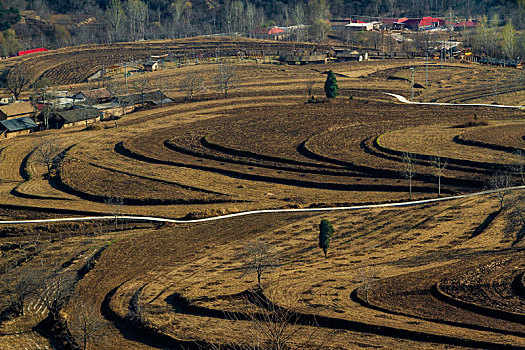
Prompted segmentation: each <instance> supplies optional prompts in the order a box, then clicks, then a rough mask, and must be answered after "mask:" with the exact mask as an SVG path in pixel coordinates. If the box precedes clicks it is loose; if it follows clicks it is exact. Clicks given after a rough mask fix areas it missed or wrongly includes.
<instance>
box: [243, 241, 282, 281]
mask: <svg viewBox="0 0 525 350" xmlns="http://www.w3.org/2000/svg"><path fill="white" fill-rule="evenodd" d="M242 258H243V259H244V264H243V265H242V267H241V270H243V276H244V275H246V274H248V273H251V272H255V273H257V285H258V287H259V289H261V290H262V283H261V280H262V275H263V274H264V273H265V272H267V271H270V270H272V269H275V268H276V267H277V263H278V261H277V259H276V257H275V256H274V254H273V252H272V251H271V249H270V246H269V245H268V244H266V243H264V242H261V241H257V242H254V243H250V244H248V245H247V246H245V247H244V252H243V257H242Z"/></svg>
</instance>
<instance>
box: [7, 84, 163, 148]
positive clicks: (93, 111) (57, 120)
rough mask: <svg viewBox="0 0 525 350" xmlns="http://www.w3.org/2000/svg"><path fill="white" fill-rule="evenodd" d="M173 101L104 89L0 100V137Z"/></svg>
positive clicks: (91, 120) (155, 94) (153, 94)
mask: <svg viewBox="0 0 525 350" xmlns="http://www.w3.org/2000/svg"><path fill="white" fill-rule="evenodd" d="M172 102H173V101H172V100H171V99H170V98H168V97H167V96H166V95H165V94H164V93H163V92H162V91H160V90H154V91H144V92H139V93H133V94H125V95H115V94H114V93H113V92H111V91H110V90H109V89H107V88H99V89H90V90H82V91H78V92H69V91H48V92H46V93H42V94H39V95H38V96H35V97H34V99H33V100H32V101H14V100H12V99H9V98H4V99H2V100H0V135H1V136H0V137H2V138H11V137H14V136H21V135H26V134H29V133H30V132H33V131H37V130H43V129H61V128H67V127H72V126H78V125H86V126H87V125H89V124H91V123H94V122H98V121H100V120H112V119H116V118H119V117H121V116H123V115H125V114H127V113H131V112H133V111H135V110H136V109H137V108H141V107H146V106H156V105H162V104H166V103H172Z"/></svg>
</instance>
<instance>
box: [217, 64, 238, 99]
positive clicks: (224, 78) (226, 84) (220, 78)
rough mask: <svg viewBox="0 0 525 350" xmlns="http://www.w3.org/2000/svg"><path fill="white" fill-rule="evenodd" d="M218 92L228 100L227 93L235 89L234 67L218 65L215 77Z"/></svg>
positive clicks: (235, 71)
mask: <svg viewBox="0 0 525 350" xmlns="http://www.w3.org/2000/svg"><path fill="white" fill-rule="evenodd" d="M216 82H217V87H218V90H219V91H220V92H221V93H222V95H223V96H224V98H228V92H229V91H230V90H232V89H234V88H235V83H236V82H237V70H236V69H235V67H234V66H231V65H228V64H224V63H222V62H221V63H220V64H219V69H218V72H217V77H216Z"/></svg>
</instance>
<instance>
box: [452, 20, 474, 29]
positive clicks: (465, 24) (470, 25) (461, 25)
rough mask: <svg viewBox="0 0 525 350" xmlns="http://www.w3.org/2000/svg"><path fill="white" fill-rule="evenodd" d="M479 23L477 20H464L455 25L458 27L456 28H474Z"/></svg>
mask: <svg viewBox="0 0 525 350" xmlns="http://www.w3.org/2000/svg"><path fill="white" fill-rule="evenodd" d="M477 25H478V24H477V23H476V22H473V21H463V22H458V23H454V27H456V28H464V27H467V28H474V27H476V26H477Z"/></svg>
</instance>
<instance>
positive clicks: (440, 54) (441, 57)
mask: <svg viewBox="0 0 525 350" xmlns="http://www.w3.org/2000/svg"><path fill="white" fill-rule="evenodd" d="M439 58H440V60H441V68H443V40H442V41H441V50H439Z"/></svg>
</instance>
